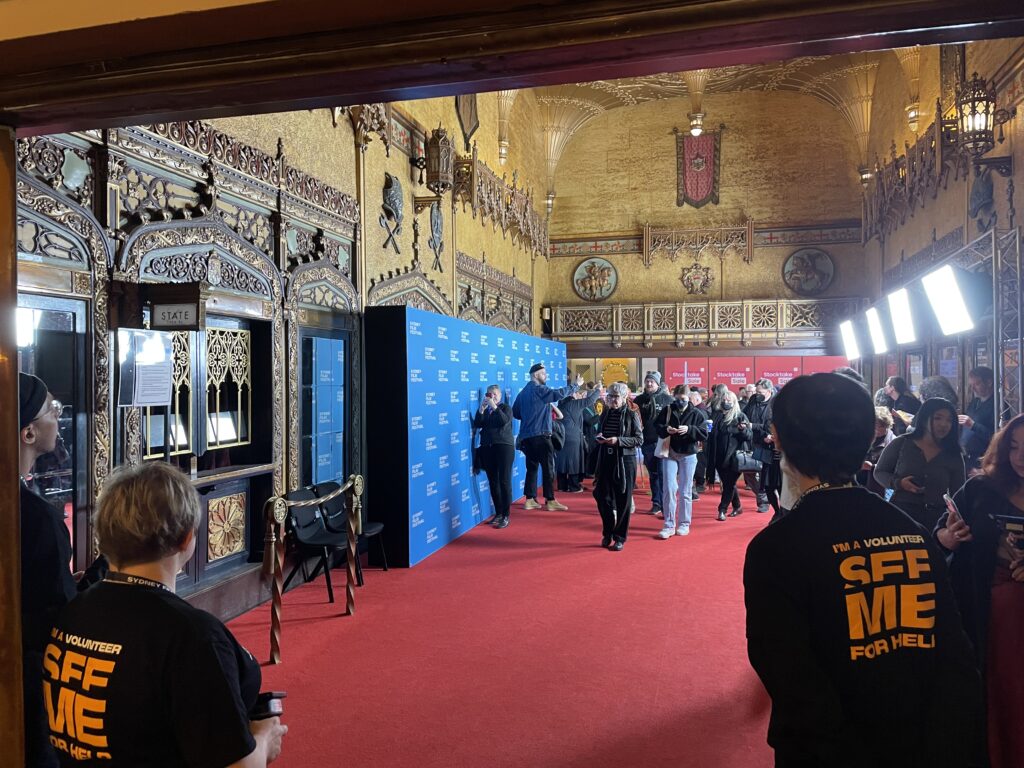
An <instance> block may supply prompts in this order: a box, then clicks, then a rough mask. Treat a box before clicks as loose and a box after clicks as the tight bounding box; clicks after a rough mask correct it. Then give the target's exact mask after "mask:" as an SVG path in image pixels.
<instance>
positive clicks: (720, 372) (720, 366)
mask: <svg viewBox="0 0 1024 768" xmlns="http://www.w3.org/2000/svg"><path fill="white" fill-rule="evenodd" d="M708 372H709V373H708V377H709V379H710V381H711V386H714V385H715V384H725V385H726V386H727V387H728V388H729V389H731V390H733V391H735V390H736V388H737V387H742V386H743V385H744V384H750V383H753V381H754V380H755V379H756V376H755V374H754V358H752V357H712V358H711V359H709V360H708Z"/></svg>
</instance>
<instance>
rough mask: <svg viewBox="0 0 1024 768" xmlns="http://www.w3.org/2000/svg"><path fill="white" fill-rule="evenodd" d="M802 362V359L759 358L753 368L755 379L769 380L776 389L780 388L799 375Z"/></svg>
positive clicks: (801, 369)
mask: <svg viewBox="0 0 1024 768" xmlns="http://www.w3.org/2000/svg"><path fill="white" fill-rule="evenodd" d="M803 360H804V358H802V357H759V358H757V359H756V361H755V364H754V368H755V370H756V371H757V378H759V379H770V380H771V382H772V384H774V385H775V386H776V387H781V386H782V385H784V384H787V383H789V382H790V381H791V380H793V379H795V378H796V377H797V376H799V375H800V373H801V372H802V371H803Z"/></svg>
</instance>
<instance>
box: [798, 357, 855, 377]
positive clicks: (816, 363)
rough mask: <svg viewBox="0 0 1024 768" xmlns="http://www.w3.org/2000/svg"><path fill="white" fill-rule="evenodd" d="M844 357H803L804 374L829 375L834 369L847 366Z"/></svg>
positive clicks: (848, 362)
mask: <svg viewBox="0 0 1024 768" xmlns="http://www.w3.org/2000/svg"><path fill="white" fill-rule="evenodd" d="M849 364H850V361H849V360H847V359H846V357H845V356H844V355H827V356H825V357H805V358H804V373H805V374H810V373H830V372H832V371H834V370H835V369H836V368H839V367H841V366H844V365H849Z"/></svg>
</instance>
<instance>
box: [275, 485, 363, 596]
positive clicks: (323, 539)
mask: <svg viewBox="0 0 1024 768" xmlns="http://www.w3.org/2000/svg"><path fill="white" fill-rule="evenodd" d="M284 498H285V500H286V501H309V500H312V499H316V498H318V495H317V494H316V493H315V492H314V491H313V490H311V489H309V488H300V489H298V490H295V491H292V492H291V493H288V494H285V497H284ZM339 498H340V494H339ZM288 528H289V530H290V533H291V536H290V542H291V547H292V551H293V552H294V554H295V557H296V561H295V565H294V566H292V571H291V573H289V574H288V578H287V579H285V582H284V589H288V585H289V584H291V581H292V579H293V578H294V577H295V574H296V573H297V572H298V571H299V569H300V568H301V569H302V576H303V578H304V579H305V581H307V582H309V581H312V580H313V579H315V578H316V577H317V574H318V573H319V572H320V570H321V569H323V571H324V578H325V579H326V580H327V597H328V598H329V599H330V601H331V602H332V603H333V602H334V587H333V585H332V584H331V567H330V564H331V554H332V553H333V552H336V551H337V550H339V549H340V550H341V551H342V552H344V551H345V550H346V548H347V547H348V536H347V535H346V534H345V532H344V531H341V532H338V531H331V530H328V529H327V527H326V525H325V524H324V514H323V510H322V509H321V507H320V505H319V504H303V505H296V506H294V507H289V508H288ZM311 556H315V557H317V558H318V559H317V564H316V568H314V569H313V573H312V574H310V573H309V572H308V571H307V568H306V560H307V559H308V558H309V557H311Z"/></svg>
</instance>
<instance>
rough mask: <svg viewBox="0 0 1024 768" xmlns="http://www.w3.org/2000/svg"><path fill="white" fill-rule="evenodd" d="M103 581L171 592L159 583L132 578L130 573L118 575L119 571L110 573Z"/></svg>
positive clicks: (141, 578) (143, 578)
mask: <svg viewBox="0 0 1024 768" xmlns="http://www.w3.org/2000/svg"><path fill="white" fill-rule="evenodd" d="M103 580H104V581H110V582H113V583H114V584H134V585H136V586H139V587H156V588H157V589H162V590H164V591H165V592H170V591H171V590H169V589H167V587H166V586H165V585H164V584H161V583H160V582H159V581H153V579H147V578H145V577H143V576H133V575H132V574H130V573H120V572H119V571H110V572H109V573H108V574H107V575H106V576H105V577H104V579H103Z"/></svg>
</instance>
